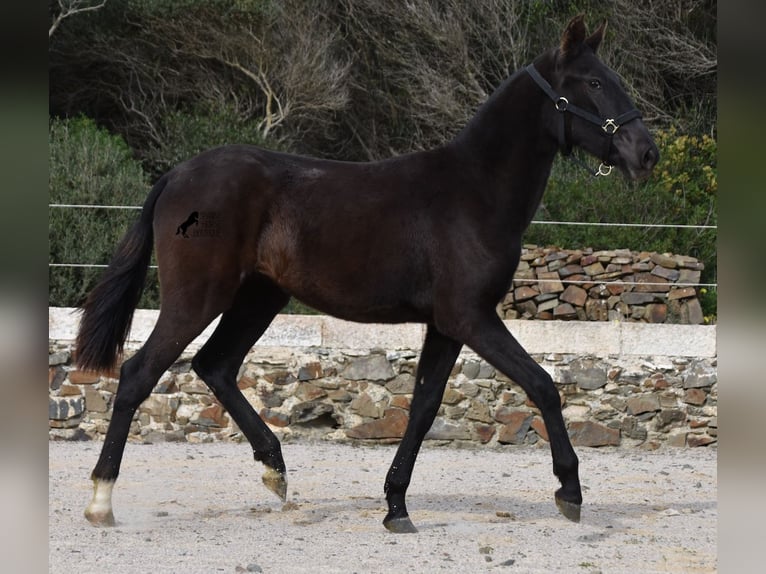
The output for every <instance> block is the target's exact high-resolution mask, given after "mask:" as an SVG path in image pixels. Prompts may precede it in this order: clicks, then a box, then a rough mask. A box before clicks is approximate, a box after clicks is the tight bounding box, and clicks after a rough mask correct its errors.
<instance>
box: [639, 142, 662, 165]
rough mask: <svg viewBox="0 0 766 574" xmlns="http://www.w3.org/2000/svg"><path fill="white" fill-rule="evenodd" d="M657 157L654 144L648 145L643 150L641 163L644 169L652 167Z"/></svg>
mask: <svg viewBox="0 0 766 574" xmlns="http://www.w3.org/2000/svg"><path fill="white" fill-rule="evenodd" d="M658 159H659V154H658V153H657V149H656V148H655V147H654V146H649V148H648V149H647V150H646V151H645V152H644V157H643V164H644V167H645V168H646V169H652V168H653V167H654V166H655V165H656V163H657V160H658Z"/></svg>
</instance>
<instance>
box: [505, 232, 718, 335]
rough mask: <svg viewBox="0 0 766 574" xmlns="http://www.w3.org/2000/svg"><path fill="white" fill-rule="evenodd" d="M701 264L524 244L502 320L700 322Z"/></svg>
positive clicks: (664, 257)
mask: <svg viewBox="0 0 766 574" xmlns="http://www.w3.org/2000/svg"><path fill="white" fill-rule="evenodd" d="M703 268H704V266H703V264H702V262H700V261H698V260H697V259H695V258H693V257H688V256H685V255H673V254H670V253H665V254H660V253H649V252H638V251H629V250H627V249H617V250H614V251H593V249H582V250H564V249H558V248H555V247H546V248H543V247H538V246H536V245H525V246H524V249H523V251H522V255H521V261H520V262H519V267H518V269H517V270H516V275H515V276H514V283H513V287H514V288H513V289H511V291H510V292H509V293H508V295H507V296H506V297H505V299H504V300H503V302H502V303H501V304H500V306H499V309H498V310H499V312H500V314H501V316H503V317H504V318H506V319H538V320H540V319H542V320H546V319H562V320H567V319H578V320H581V321H585V320H587V321H613V320H617V321H642V322H647V323H685V324H691V325H699V324H702V323H703V322H704V317H703V313H702V307H701V305H700V302H699V299H698V289H697V287H696V285H698V284H699V282H700V275H701V272H702V270H703Z"/></svg>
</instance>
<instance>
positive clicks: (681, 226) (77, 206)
mask: <svg viewBox="0 0 766 574" xmlns="http://www.w3.org/2000/svg"><path fill="white" fill-rule="evenodd" d="M48 207H58V208H75V209H143V207H142V206H140V205H90V204H74V203H71V204H70V203H50V204H48ZM532 224H533V225H572V226H575V225H578V226H590V227H650V228H677V229H718V226H717V225H685V224H680V223H678V224H676V223H613V222H596V221H593V222H588V221H540V220H536V219H535V220H532Z"/></svg>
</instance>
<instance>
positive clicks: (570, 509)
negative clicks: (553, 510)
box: [556, 496, 580, 522]
mask: <svg viewBox="0 0 766 574" xmlns="http://www.w3.org/2000/svg"><path fill="white" fill-rule="evenodd" d="M556 506H557V507H558V509H559V512H560V513H561V514H563V515H564V517H566V518H568V519H569V520H571V521H572V522H580V505H579V504H575V503H574V502H568V501H566V500H563V499H561V498H559V497H558V496H557V497H556Z"/></svg>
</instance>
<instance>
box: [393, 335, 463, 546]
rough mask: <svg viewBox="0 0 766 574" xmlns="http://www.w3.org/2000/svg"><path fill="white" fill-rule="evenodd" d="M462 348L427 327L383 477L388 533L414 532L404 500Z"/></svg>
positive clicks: (459, 344)
mask: <svg viewBox="0 0 766 574" xmlns="http://www.w3.org/2000/svg"><path fill="white" fill-rule="evenodd" d="M461 347H462V344H461V343H459V342H457V341H455V340H453V339H450V338H449V337H445V336H444V335H442V334H441V333H440V332H439V331H437V330H436V328H434V327H433V326H431V325H429V327H428V330H427V331H426V339H425V342H424V343H423V350H422V352H421V354H420V361H419V363H418V370H417V374H416V377H415V390H414V392H413V396H412V405H411V406H410V419H409V421H408V423H407V430H406V431H405V433H404V438H403V439H402V442H401V443H400V444H399V449H398V450H397V451H396V456H395V457H394V461H393V463H392V464H391V468H390V470H389V471H388V476H387V477H386V485H385V492H386V501H387V502H388V514H386V517H385V518H384V519H383V525H384V526H385V527H386V528H387V529H388V530H390V531H391V532H396V533H407V532H417V529H416V528H415V526H414V525H413V524H412V521H411V520H410V517H409V515H408V514H407V506H406V504H405V500H404V499H405V496H406V494H407V487H408V486H409V484H410V479H411V478H412V471H413V469H414V467H415V459H416V458H417V456H418V451H419V450H420V445H421V444H422V443H423V438H424V437H425V436H426V433H427V432H428V430H429V429H430V428H431V425H432V424H433V422H434V419H435V418H436V413H437V412H438V411H439V405H440V404H441V401H442V396H443V395H444V387H445V385H446V384H447V379H448V378H449V374H450V372H451V371H452V367H453V366H454V365H455V360H456V359H457V356H458V354H459V353H460V349H461Z"/></svg>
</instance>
